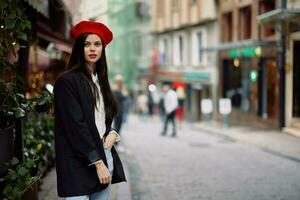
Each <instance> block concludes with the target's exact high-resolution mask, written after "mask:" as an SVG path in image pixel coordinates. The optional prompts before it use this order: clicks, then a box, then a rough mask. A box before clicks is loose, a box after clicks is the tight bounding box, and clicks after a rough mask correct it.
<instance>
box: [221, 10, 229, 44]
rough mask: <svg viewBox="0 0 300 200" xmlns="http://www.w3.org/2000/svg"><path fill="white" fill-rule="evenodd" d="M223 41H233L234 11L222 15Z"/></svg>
mask: <svg viewBox="0 0 300 200" xmlns="http://www.w3.org/2000/svg"><path fill="white" fill-rule="evenodd" d="M221 33H222V42H230V41H232V13H231V12H230V13H225V14H223V16H222V26H221Z"/></svg>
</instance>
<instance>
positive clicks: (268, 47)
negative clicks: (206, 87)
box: [219, 42, 279, 127]
mask: <svg viewBox="0 0 300 200" xmlns="http://www.w3.org/2000/svg"><path fill="white" fill-rule="evenodd" d="M276 56H277V55H276V45H275V43H274V42H264V43H262V42H257V43H256V42H253V44H248V45H245V44H235V46H234V45H233V47H231V48H228V49H225V50H221V51H220V61H221V62H220V64H221V69H220V72H221V73H220V86H219V87H220V88H219V89H220V91H221V93H220V96H221V97H223V98H229V99H231V103H232V107H233V114H232V115H231V116H233V117H232V118H231V120H232V121H233V123H234V121H236V122H239V123H245V124H248V125H250V124H249V122H251V124H252V125H254V124H253V122H257V124H255V125H256V126H257V125H258V124H261V125H263V126H264V125H266V126H271V127H278V109H279V105H278V98H279V96H278V95H279V94H278V76H277V57H276ZM241 116H243V117H242V118H241Z"/></svg>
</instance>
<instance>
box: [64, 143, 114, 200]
mask: <svg viewBox="0 0 300 200" xmlns="http://www.w3.org/2000/svg"><path fill="white" fill-rule="evenodd" d="M105 156H106V159H107V164H108V170H109V172H110V174H111V176H112V173H113V170H114V165H113V158H112V155H111V151H110V150H108V149H105ZM110 195H111V184H109V186H107V188H105V189H104V190H102V191H100V192H96V193H93V194H90V195H85V196H76V197H67V198H65V200H109V199H110Z"/></svg>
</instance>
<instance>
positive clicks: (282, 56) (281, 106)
mask: <svg viewBox="0 0 300 200" xmlns="http://www.w3.org/2000/svg"><path fill="white" fill-rule="evenodd" d="M281 8H282V9H286V0H281ZM280 23H281V24H280V25H281V31H280V46H279V77H280V78H279V98H280V99H279V125H280V128H283V127H285V64H286V57H285V53H286V35H285V21H281V22H280Z"/></svg>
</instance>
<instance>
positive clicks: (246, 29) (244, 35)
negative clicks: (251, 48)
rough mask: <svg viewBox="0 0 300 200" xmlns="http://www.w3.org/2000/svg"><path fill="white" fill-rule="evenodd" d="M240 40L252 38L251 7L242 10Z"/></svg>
mask: <svg viewBox="0 0 300 200" xmlns="http://www.w3.org/2000/svg"><path fill="white" fill-rule="evenodd" d="M239 21H240V23H239V39H240V40H246V39H250V38H251V27H252V26H251V25H252V20H251V6H247V7H244V8H241V9H240V13H239Z"/></svg>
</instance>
